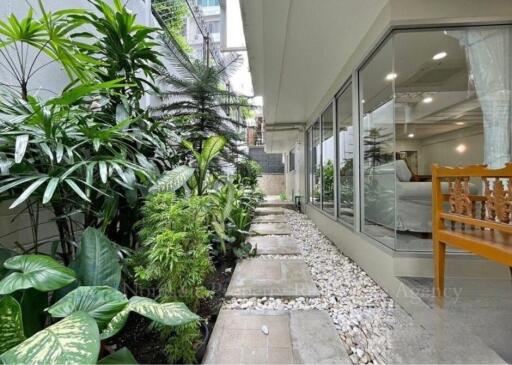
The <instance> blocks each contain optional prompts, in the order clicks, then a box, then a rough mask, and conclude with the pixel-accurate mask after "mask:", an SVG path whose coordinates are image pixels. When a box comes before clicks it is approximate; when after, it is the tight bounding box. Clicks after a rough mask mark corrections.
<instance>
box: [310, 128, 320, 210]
mask: <svg viewBox="0 0 512 365" xmlns="http://www.w3.org/2000/svg"><path fill="white" fill-rule="evenodd" d="M311 132H312V134H311V146H312V152H311V175H312V189H313V190H312V194H311V197H312V202H313V205H314V206H316V207H318V208H321V205H322V197H321V194H322V191H321V186H320V184H321V179H322V148H321V137H320V121H319V120H317V121H316V122H315V124H313V128H312V129H311Z"/></svg>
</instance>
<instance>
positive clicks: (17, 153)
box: [14, 134, 28, 163]
mask: <svg viewBox="0 0 512 365" xmlns="http://www.w3.org/2000/svg"><path fill="white" fill-rule="evenodd" d="M27 145H28V134H22V135H20V136H18V137H16V147H15V149H14V162H16V163H20V162H21V161H22V160H23V156H25V151H26V150H27Z"/></svg>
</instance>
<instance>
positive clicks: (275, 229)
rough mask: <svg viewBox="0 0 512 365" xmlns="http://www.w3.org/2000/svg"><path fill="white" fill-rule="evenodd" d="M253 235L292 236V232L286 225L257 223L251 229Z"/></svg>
mask: <svg viewBox="0 0 512 365" xmlns="http://www.w3.org/2000/svg"><path fill="white" fill-rule="evenodd" d="M249 232H250V234H251V235H256V236H265V235H291V234H292V231H291V230H290V227H289V226H288V225H287V224H286V223H255V224H252V225H251V228H250V229H249Z"/></svg>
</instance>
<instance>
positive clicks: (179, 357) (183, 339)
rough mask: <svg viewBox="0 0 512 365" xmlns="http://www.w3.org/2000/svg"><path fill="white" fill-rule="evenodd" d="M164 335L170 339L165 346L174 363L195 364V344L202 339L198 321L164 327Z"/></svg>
mask: <svg viewBox="0 0 512 365" xmlns="http://www.w3.org/2000/svg"><path fill="white" fill-rule="evenodd" d="M162 337H163V338H168V339H169V340H168V342H167V345H166V346H165V352H166V353H167V356H168V358H169V360H170V361H171V362H172V363H173V364H176V363H184V364H195V363H196V362H197V358H196V350H195V348H194V344H196V343H197V342H198V341H200V340H201V332H200V329H199V323H198V322H192V323H189V324H187V325H184V326H178V327H172V328H171V327H168V328H164V329H162Z"/></svg>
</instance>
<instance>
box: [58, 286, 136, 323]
mask: <svg viewBox="0 0 512 365" xmlns="http://www.w3.org/2000/svg"><path fill="white" fill-rule="evenodd" d="M126 304H128V299H126V297H125V296H124V294H122V293H121V292H120V291H118V290H116V289H113V288H111V287H109V286H81V287H78V288H76V289H75V290H73V291H72V292H70V293H69V294H68V295H66V296H65V297H64V298H62V299H60V300H59V301H58V302H57V303H55V304H54V305H52V306H51V307H50V308H48V313H50V314H51V316H52V317H57V318H63V317H67V316H69V315H71V314H73V313H75V312H79V311H81V312H85V313H87V314H89V315H90V316H91V317H92V318H94V319H95V320H96V322H97V323H98V327H99V328H100V330H102V329H103V328H104V327H105V326H106V325H107V324H108V323H109V322H110V320H111V319H112V318H113V317H114V316H115V315H116V314H117V313H119V312H120V311H121V310H122V309H123V308H124V307H125V306H126Z"/></svg>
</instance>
